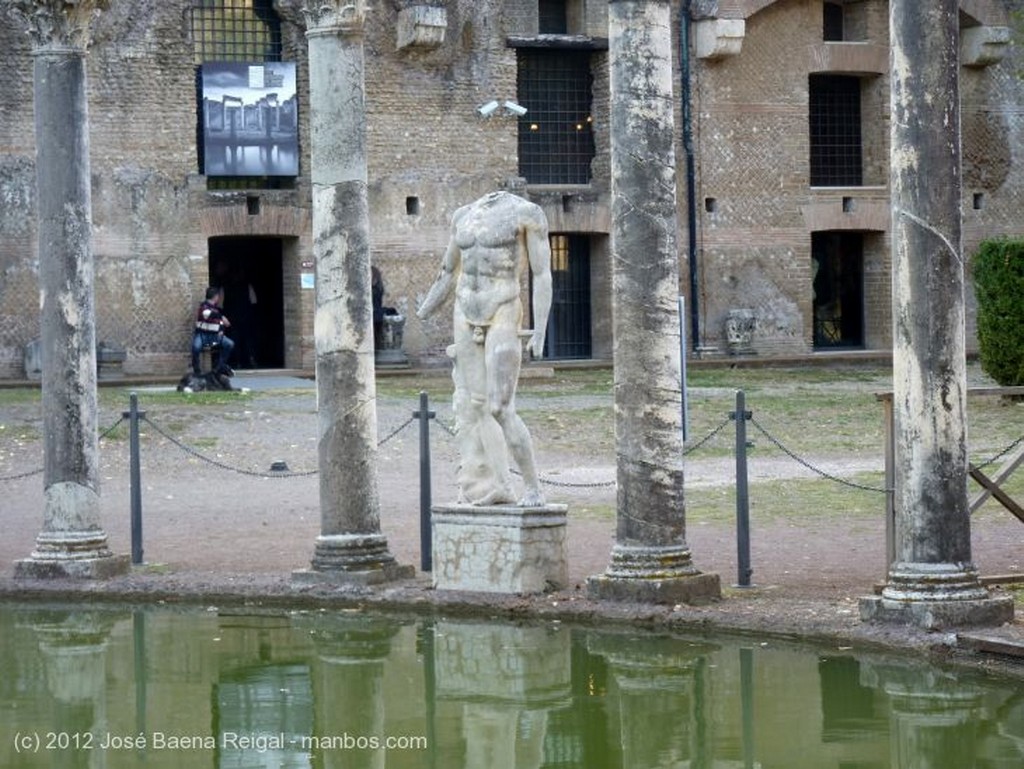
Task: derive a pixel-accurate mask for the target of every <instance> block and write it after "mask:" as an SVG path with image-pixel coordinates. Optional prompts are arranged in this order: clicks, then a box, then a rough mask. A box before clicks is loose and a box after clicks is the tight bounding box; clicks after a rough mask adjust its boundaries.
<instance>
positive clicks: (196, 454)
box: [140, 416, 319, 478]
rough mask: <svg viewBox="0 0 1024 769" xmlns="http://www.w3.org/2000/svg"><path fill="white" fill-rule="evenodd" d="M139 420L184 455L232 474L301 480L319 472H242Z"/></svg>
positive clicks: (148, 421)
mask: <svg viewBox="0 0 1024 769" xmlns="http://www.w3.org/2000/svg"><path fill="white" fill-rule="evenodd" d="M140 418H141V419H143V420H145V421H146V422H147V423H149V426H150V427H152V428H153V429H154V430H155V431H156V432H157V434H159V435H160V436H161V437H163V438H164V439H165V440H167V441H169V442H171V443H173V444H174V445H175V446H177V447H178V448H179V449H181V450H182V451H184V452H185V453H186V454H189V455H190V456H193V457H195V458H196V459H198V460H200V461H202V462H206V463H207V464H209V465H213V466H214V467H218V468H220V469H221V470H228V471H229V472H232V473H238V474H239V475H248V476H250V477H253V478H303V477H308V476H310V475H316V474H317V473H318V472H319V471H318V470H307V471H305V472H290V471H284V472H272V473H264V472H259V471H256V470H243V469H241V468H238V467H232V466H231V465H229V464H226V463H224V462H221V461H220V460H217V459H213V458H211V457H208V456H206V455H205V454H202V453H200V452H199V451H196V450H195V449H194V448H192V447H191V446H188V445H186V444H184V443H182V442H181V441H179V440H178V439H177V438H175V437H174V436H173V435H171V434H170V433H168V432H167V431H166V430H164V429H163V428H161V427H160V426H159V425H158V424H156V422H154V421H153V420H152V419H150V418H149V417H147V416H143V417H140Z"/></svg>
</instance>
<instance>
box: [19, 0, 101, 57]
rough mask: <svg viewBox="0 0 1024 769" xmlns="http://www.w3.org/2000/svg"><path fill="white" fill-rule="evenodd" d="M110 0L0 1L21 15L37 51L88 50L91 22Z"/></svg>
mask: <svg viewBox="0 0 1024 769" xmlns="http://www.w3.org/2000/svg"><path fill="white" fill-rule="evenodd" d="M109 1H110V0H0V10H3V11H6V12H7V13H8V14H10V15H11V16H15V17H18V18H20V19H21V20H22V21H23V22H24V23H25V25H26V27H27V31H28V34H29V36H30V37H31V38H32V45H33V48H34V49H35V50H36V51H47V50H51V51H60V50H70V51H85V49H86V48H87V47H88V46H89V24H90V23H91V22H92V20H93V19H94V18H95V17H96V16H98V15H99V13H100V11H102V10H104V9H106V8H107V6H108V5H109Z"/></svg>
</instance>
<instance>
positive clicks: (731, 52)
mask: <svg viewBox="0 0 1024 769" xmlns="http://www.w3.org/2000/svg"><path fill="white" fill-rule="evenodd" d="M694 27H695V32H696V38H695V39H696V44H697V58H698V59H707V60H709V61H716V60H718V59H724V58H725V57H726V56H736V55H737V54H739V52H740V49H741V48H742V47H743V38H744V37H745V36H746V33H747V32H746V27H747V23H746V22H745V21H743V19H705V20H703V21H698V22H697V23H696V24H695V25H694Z"/></svg>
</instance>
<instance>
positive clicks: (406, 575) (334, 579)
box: [292, 563, 416, 587]
mask: <svg viewBox="0 0 1024 769" xmlns="http://www.w3.org/2000/svg"><path fill="white" fill-rule="evenodd" d="M415 576H416V567H415V566H403V565H401V564H397V563H390V564H384V565H383V566H381V567H380V568H379V569H361V570H346V569H334V570H317V569H300V570H298V571H293V572H292V581H293V582H297V583H299V584H302V585H323V584H327V585H357V586H359V587H368V586H370V585H382V584H384V583H385V582H395V581H397V580H400V579H412V578H413V577H415Z"/></svg>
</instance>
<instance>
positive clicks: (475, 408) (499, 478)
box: [453, 318, 515, 505]
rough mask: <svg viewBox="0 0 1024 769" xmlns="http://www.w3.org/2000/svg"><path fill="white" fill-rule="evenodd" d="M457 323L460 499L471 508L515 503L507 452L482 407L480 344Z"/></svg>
mask: <svg viewBox="0 0 1024 769" xmlns="http://www.w3.org/2000/svg"><path fill="white" fill-rule="evenodd" d="M460 320H461V319H459V318H456V324H455V329H456V330H455V344H454V348H455V349H454V358H455V368H454V371H453V379H454V380H455V399H454V407H455V414H456V421H457V428H458V442H459V454H460V458H461V467H460V469H459V493H460V496H461V500H462V501H463V502H466V503H469V504H472V505H497V504H507V503H509V502H514V501H515V496H514V494H513V492H512V478H511V475H510V473H509V468H508V449H507V448H506V445H505V436H504V434H503V432H502V429H501V426H500V425H499V424H498V422H497V421H496V420H495V419H494V416H493V415H492V413H491V411H490V409H489V408H488V404H487V373H486V362H485V349H484V344H483V343H481V342H478V341H475V339H474V336H473V332H472V328H471V327H470V326H468V325H467V324H465V323H464V322H460Z"/></svg>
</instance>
